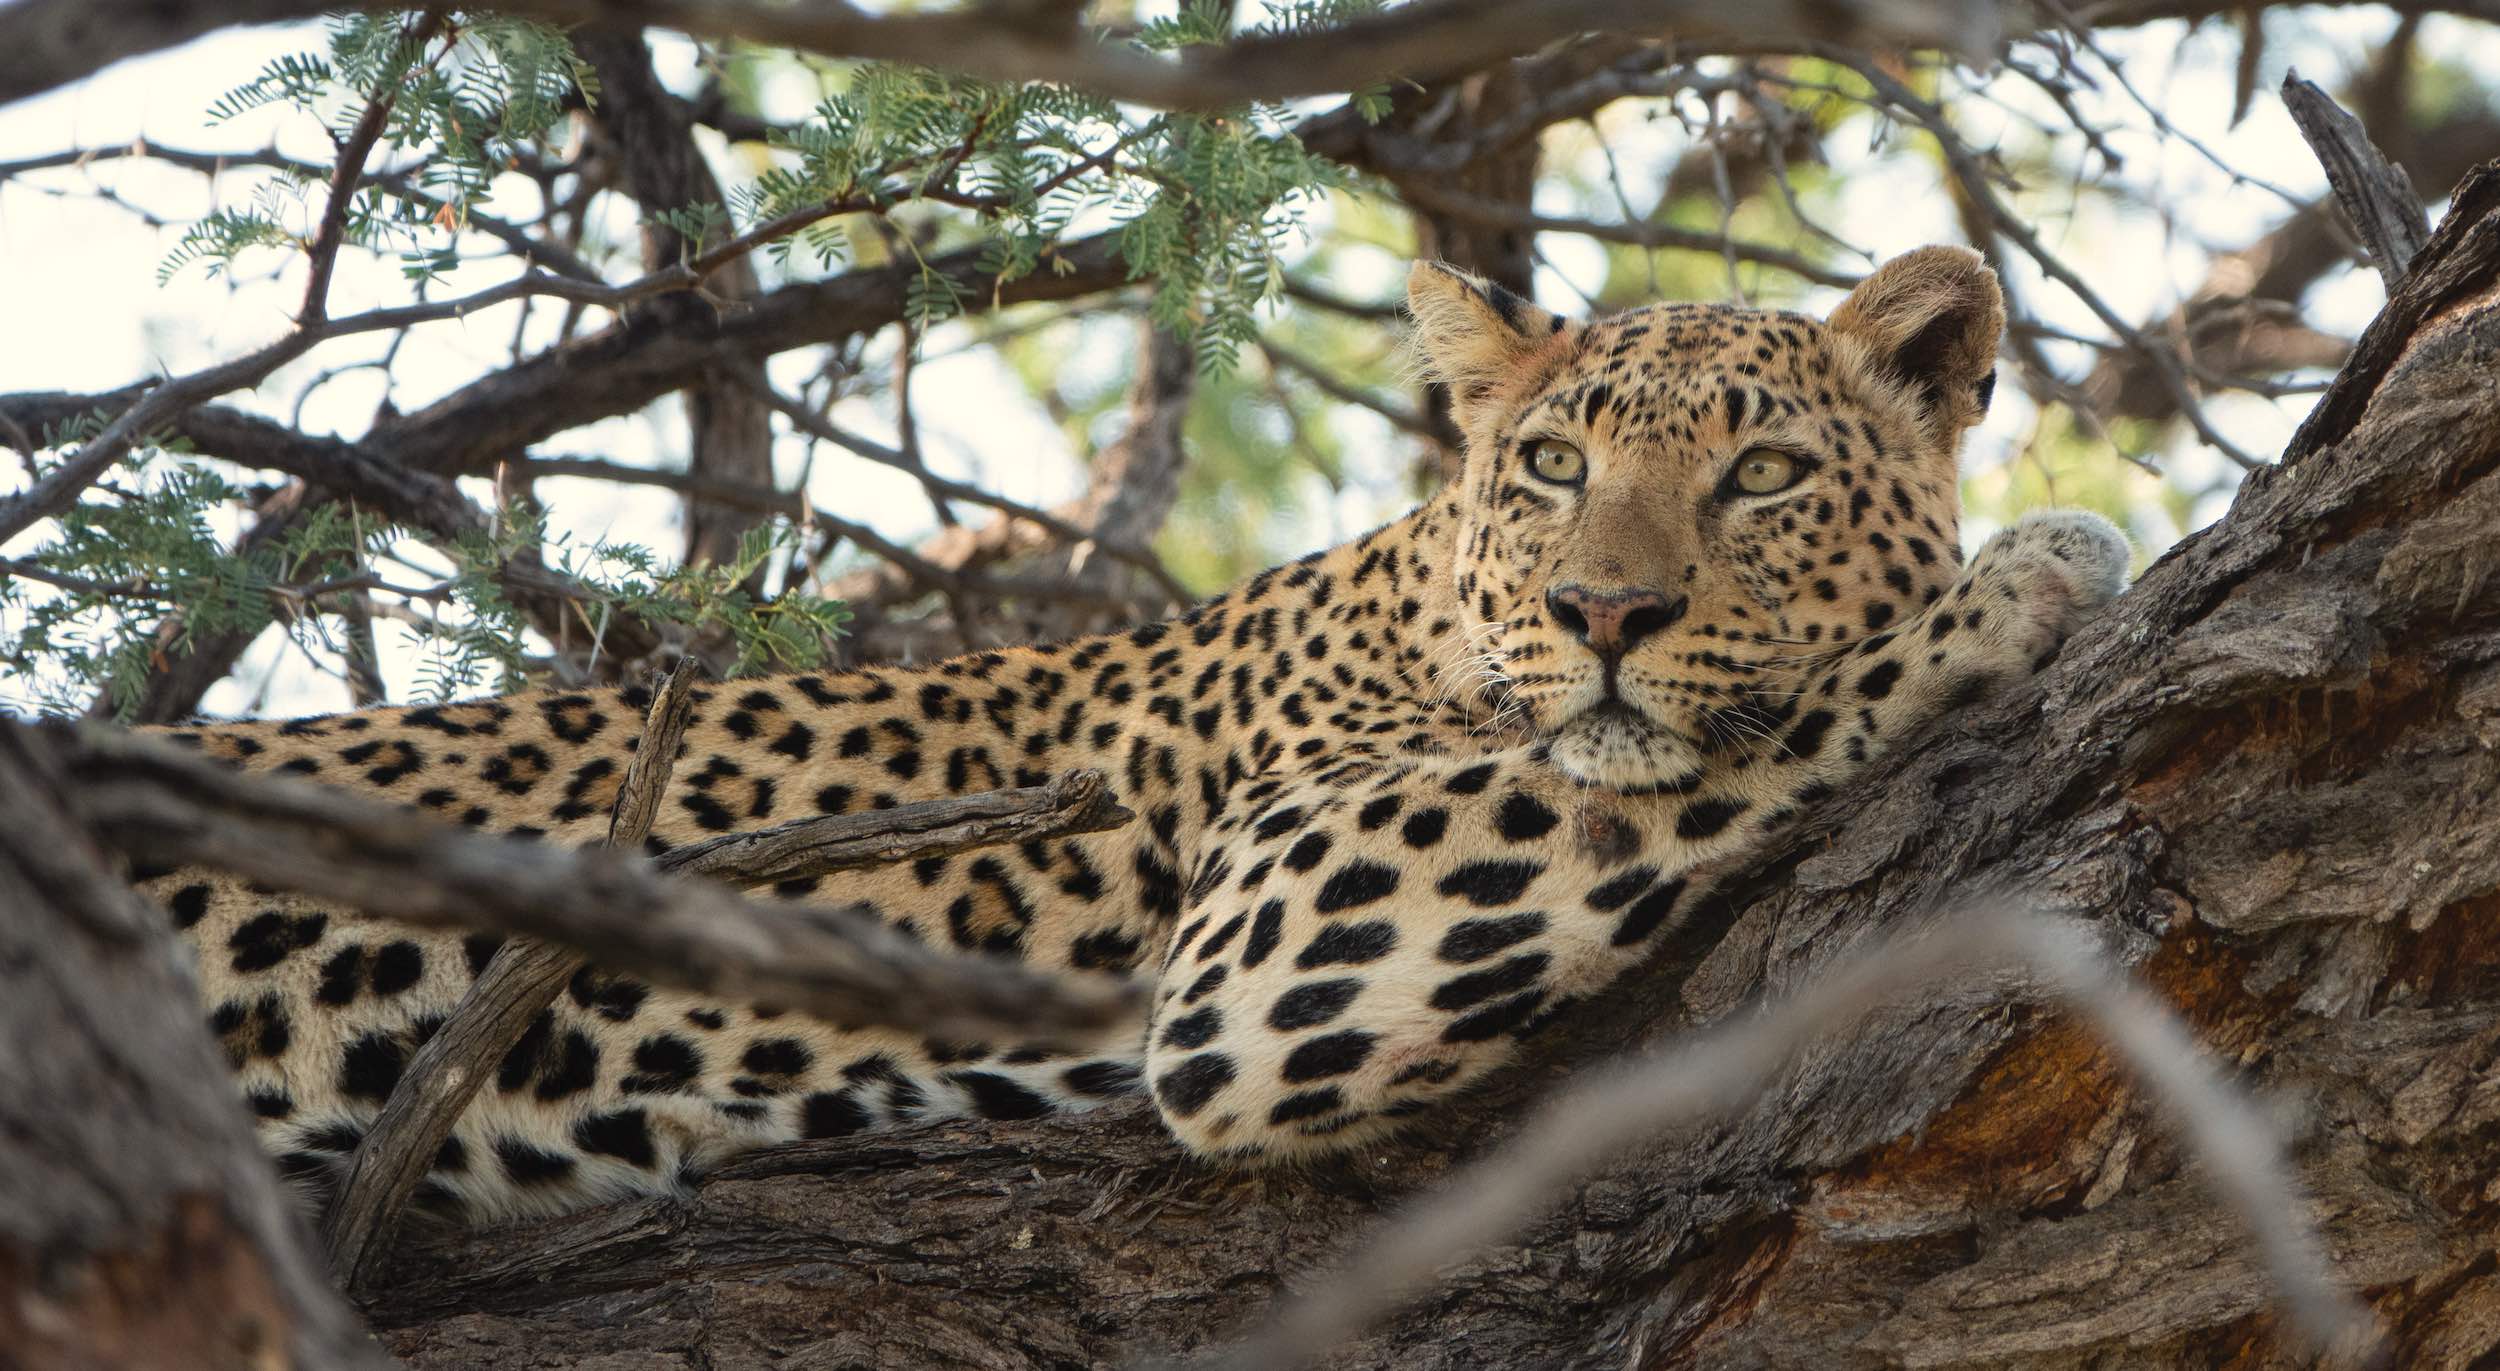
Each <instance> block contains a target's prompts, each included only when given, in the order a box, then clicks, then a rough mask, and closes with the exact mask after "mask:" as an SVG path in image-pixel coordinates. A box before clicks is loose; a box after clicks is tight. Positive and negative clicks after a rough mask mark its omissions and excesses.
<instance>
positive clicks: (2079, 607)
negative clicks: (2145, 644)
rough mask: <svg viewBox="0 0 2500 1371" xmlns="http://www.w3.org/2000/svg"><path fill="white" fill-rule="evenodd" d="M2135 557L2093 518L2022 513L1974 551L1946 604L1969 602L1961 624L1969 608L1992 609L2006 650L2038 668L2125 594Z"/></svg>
mask: <svg viewBox="0 0 2500 1371" xmlns="http://www.w3.org/2000/svg"><path fill="white" fill-rule="evenodd" d="M2133 557H2134V549H2132V548H2131V547H2129V546H2128V544H2127V535H2125V534H2123V533H2121V532H2119V531H2118V526H2117V525H2115V524H2113V523H2111V522H2110V521H2109V520H2107V519H2104V518H2102V517H2101V516H2100V515H2098V514H2093V513H2090V512H2088V511H2085V510H2080V509H2053V510H2043V511H2040V512H2038V513H2033V514H2026V515H2024V516H2023V517H2022V518H2020V519H2018V520H2016V521H2015V522H2014V525H2013V526H2012V527H2011V528H2008V529H2006V530H2004V531H2003V532H2001V533H1999V534H1997V535H1996V536H1995V537H1993V538H1990V539H1989V540H1988V541H1987V543H1986V544H1985V545H1984V546H1982V547H1981V548H1980V549H1979V555H1978V556H1976V557H1973V558H1972V559H1971V563H1970V566H1969V568H1968V569H1967V570H1965V571H1964V572H1963V573H1962V581H1961V584H1960V585H1957V586H1956V587H1954V590H1953V593H1952V595H1951V596H1949V597H1948V600H1947V603H1948V605H1951V604H1952V603H1953V602H1955V601H1966V602H1968V604H1967V608H1965V609H1963V610H1962V617H1963V618H1964V619H1965V620H1967V619H1969V618H1970V617H1971V616H1970V614H1969V610H1970V609H1981V610H1983V611H1986V610H1991V609H1993V610H1995V612H1996V613H1998V614H1999V615H2000V616H2002V619H2003V621H2002V622H2000V624H1998V625H1997V626H1996V627H1997V628H1998V632H1999V633H2000V634H2004V635H2006V636H2005V637H2004V638H2002V639H2001V641H2002V643H2003V646H2004V648H2005V649H2007V650H2008V651H2009V652H2010V653H2011V654H2012V655H2015V656H2017V657H2019V658H2020V659H2021V660H2023V661H2024V662H2025V663H2026V664H2027V666H2028V667H2029V668H2030V669H2033V670H2036V669H2038V668H2039V666H2041V665H2042V664H2043V663H2045V662H2046V661H2047V660H2048V658H2049V657H2050V656H2051V655H2053V654H2054V653H2055V652H2056V651H2057V649H2058V647H2059V646H2060V645H2062V644H2063V643H2064V642H2065V641H2066V639H2067V637H2068V635H2070V634H2072V633H2073V632H2074V631H2075V630H2076V629H2078V628H2080V627H2082V626H2083V623H2084V621H2085V620H2087V619H2090V618H2091V617H2092V616H2093V615H2094V614H2095V613H2097V612H2099V610H2100V608H2101V607H2102V606H2103V605H2106V604H2108V603H2109V602H2110V601H2111V600H2113V599H2116V598H2117V596H2118V592H2119V591H2120V590H2123V589H2125V587H2126V584H2127V564H2128V563H2129V561H2131V560H2132V559H2133ZM2000 606H2001V608H1999V607H2000ZM1982 623H1983V624H1984V623H1985V620H1982ZM1989 636H1992V637H1993V636H1997V635H1994V634H1992V635H1989Z"/></svg>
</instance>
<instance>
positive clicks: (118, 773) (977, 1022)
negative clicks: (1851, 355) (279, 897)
mask: <svg viewBox="0 0 2500 1371" xmlns="http://www.w3.org/2000/svg"><path fill="white" fill-rule="evenodd" d="M0 731H5V732H11V733H24V732H26V731H27V726H26V725H22V724H14V723H11V724H5V725H0ZM20 745H21V746H25V747H27V748H28V749H29V750H32V749H35V748H37V747H42V748H48V749H50V750H51V751H52V753H53V755H55V756H57V757H58V758H59V759H60V761H59V765H61V766H62V767H63V768H64V770H65V771H67V772H68V773H69V774H70V775H73V776H75V777H77V778H78V780H79V783H80V786H81V787H82V789H81V798H80V800H79V802H78V805H77V812H78V813H79V815H80V816H81V817H82V818H83V819H85V820H86V821H87V822H88V823H89V824H90V825H91V826H93V827H94V828H95V830H96V831H97V832H98V833H100V834H102V835H105V836H106V837H107V839H108V840H109V841H112V842H115V843H117V844H119V845H121V846H122V847H123V848H124V849H125V850H126V851H129V852H130V853H131V854H132V855H133V856H134V858H136V859H138V860H142V861H146V862H151V863H155V864H159V865H165V864H172V865H202V866H209V867H214V868H217V869H221V870H226V871H231V872H234V873H235V874H237V875H240V876H244V877H247V878H249V879H252V880H259V881H265V882H267V883H269V884H273V885H278V886H281V887H284V888H287V889H293V890H299V891H303V892H305V893H307V894H312V895H316V896H318V897H321V898H324V899H333V900H337V901H339V902H341V903H343V904H346V905H349V906H351V907H353V908H356V909H359V910H363V911H364V912H366V913H369V914H373V915H377V916H380V917H384V918H398V919H405V920H407V921H409V922H412V923H418V924H428V925H436V926H442V925H450V926H458V927H467V928H478V929H485V930H489V931H493V932H498V933H503V934H507V935H519V936H523V937H531V938H539V939H543V940H545V941H548V942H553V943H560V944H563V945H565V946H568V947H571V948H574V949H577V950H579V951H581V952H583V953H584V954H586V955H587V956H588V957H589V958H590V959H592V960H594V961H596V962H598V963H599V964H600V965H601V966H604V967H609V968H612V969H614V970H617V971H621V972H625V973H627V974H631V975H636V976H641V977H645V978H647V979H649V980H651V981H653V982H655V983H658V984H662V985H674V986H678V987H680V988H683V989H688V990H694V991H698V992H701V993H704V994H709V995H717V996H721V997H724V998H728V999H736V1000H751V1001H761V1002H765V1003H771V1004H778V1005H781V1006H784V1007H786V1008H789V1009H792V1010H796V1011H801V1012H805V1013H811V1014H815V1015H818V1016H820V1017H824V1018H831V1019H837V1020H841V1021H844V1022H850V1023H886V1024H898V1025H907V1026H909V1027H911V1028H913V1029H914V1030H916V1031H922V1032H930V1033H939V1034H946V1033H958V1034H965V1035H970V1036H977V1035H979V1034H982V1033H998V1032H1004V1031H1008V1030H1009V1029H1010V1028H1012V1029H1013V1030H1014V1031H1016V1032H1018V1033H1030V1032H1032V1031H1034V1030H1036V1029H1039V1030H1041V1031H1044V1032H1056V1033H1066V1034H1079V1035H1081V1034H1086V1033H1091V1032H1094V1031H1098V1030H1102V1029H1106V1028H1111V1027H1115V1026H1118V1025H1122V1024H1125V1023H1127V1022H1129V1021H1130V1020H1131V1018H1132V1016H1133V1015H1134V1013H1135V1011H1136V1009H1137V1007H1138V1000H1139V996H1138V992H1137V991H1136V989H1135V988H1134V987H1131V986H1128V985H1125V984H1118V983H1113V982H1110V981H1107V980H1104V979H1101V978H1091V979H1085V980H1063V979H1060V978H1057V977H1052V976H1047V975H1043V974H1039V973H1036V972H1034V971H1032V970H1029V969H1027V968H1025V967H1023V966H1021V965H1018V964H1015V963H1009V962H1003V961H998V960H995V959H990V958H974V957H963V956H956V955H953V954H950V953H945V952H940V951H936V950H933V949H930V948H927V947H924V946H922V945H921V944H919V943H916V942H913V941H912V940H911V939H909V938H906V937H904V936H903V935H901V934H899V933H896V932H895V931H894V930H892V929H890V928H887V927H886V926H885V925H883V924H881V923H879V922H878V921H877V920H876V919H874V918H873V917H872V916H870V915H867V914H864V913H862V912H860V911H858V910H855V909H853V910H818V909H800V908H794V907H789V906H763V905H757V904H754V903H751V902H749V901H747V900H745V899H742V898H740V897H738V896H736V895H734V894H732V893H730V892H729V891H727V890H724V889H722V888H721V887H720V886H718V885H716V884H712V883H710V882H701V881H697V882H686V881H676V880H672V879H669V878H668V877H665V876H663V875H660V874H657V873H655V872H654V871H652V870H651V869H650V868H649V867H648V866H646V865H645V864H644V863H643V862H642V861H641V860H640V859H639V858H638V857H636V856H634V855H631V854H625V853H615V852H608V851H604V850H602V849H597V848H574V849H566V848H557V847H551V846H548V845H545V844H540V843H532V842H526V841H521V840H516V839H509V838H499V837H490V836H486V835H482V834H476V833H470V832H467V831H465V830H462V829H459V828H456V827H451V826H446V825H435V824H411V823H409V822H408V818H407V815H406V813H405V812H404V811H402V810H400V809H397V808H395V807H392V806H389V805H383V804H377V803H373V802H371V801H366V800H360V799H358V798H356V797H354V796H350V795H343V794H341V793H340V792H338V791H335V790H331V789H328V788H325V787H322V786H317V785H312V784H308V783H300V782H289V781H282V780H272V779H268V778H261V777H246V776H239V775H236V774H234V773H232V772H229V771H226V770H224V769H222V768H219V767H217V766H215V765H212V764H210V763H208V762H206V761H203V760H200V759H197V758H192V757H186V756H183V755H181V754H179V753H176V752H174V751H172V750H171V749H168V748H166V747H165V746H164V745H163V744H161V743H156V742H153V741H150V740H147V739H144V738H136V737H130V736H124V735H120V734H116V733H112V732H107V731H99V730H93V729H84V730H65V729H58V728H47V729H45V730H42V731H41V733H40V741H39V742H29V743H24V744H20ZM1037 789H1038V790H1040V791H1041V792H1042V793H1040V794H1032V793H1030V792H1028V793H1027V794H1026V795H1025V796H1023V797H1020V801H1021V803H1023V804H1026V805H1030V806H1033V807H1036V808H1043V807H1048V806H1051V805H1064V806H1067V808H1066V809H1062V810H1055V811H1053V812H1054V813H1057V814H1060V815H1062V816H1063V817H1064V820H1065V822H1067V823H1069V824H1071V825H1074V824H1078V823H1084V824H1099V825H1100V826H1102V827H1113V826H1116V825H1117V824H1118V823H1120V822H1124V821H1125V819H1126V818H1127V817H1129V816H1128V815H1127V813H1126V811H1119V810H1114V811H1111V812H1106V811H1105V810H1104V809H1103V808H1102V807H1101V805H1100V804H1099V797H1098V796H1097V795H1095V794H1094V793H1093V792H1091V791H1089V790H1087V789H1086V788H1084V787H1082V786H1069V787H1064V788H1061V789H1056V790H1054V789H1051V788H1049V787H1040V788H1037ZM935 803H938V804H941V805H944V806H947V807H948V812H949V817H948V819H946V820H944V821H941V822H940V825H939V826H941V827H943V826H945V824H946V823H951V822H960V821H962V820H964V819H969V818H982V817H985V814H984V812H983V811H982V809H981V808H980V806H982V805H995V804H997V803H999V802H998V801H995V800H988V799H980V800H975V801H964V800H948V801H941V802H935ZM834 817H839V816H834ZM986 817H995V815H994V814H991V815H986ZM918 821H919V822H922V823H927V822H930V820H929V818H928V817H927V816H918ZM803 823H805V824H808V825H814V824H815V823H816V821H814V820H808V821H803ZM794 827H795V826H794ZM1047 831H1048V830H1047V829H1043V828H1038V827H1037V828H1036V829H1035V830H1034V831H1032V832H1030V833H1028V834H1027V835H1026V836H1043V835H1044V833H1046V832H1047ZM1062 831H1070V832H1073V831H1077V830H1076V829H1075V828H1074V827H1071V828H1069V829H1066V830H1062ZM841 836H843V837H855V836H856V835H855V834H852V833H849V832H848V831H847V830H845V831H843V832H842V833H841ZM984 841H986V840H984ZM816 845H817V844H815V843H814V842H813V841H811V840H809V839H807V838H804V837H790V836H788V835H781V836H779V837H777V838H776V839H774V840H773V841H771V842H768V843H765V844H764V845H763V850H765V851H768V852H773V853H776V854H786V853H787V852H788V851H790V850H792V849H797V850H801V851H805V850H809V849H812V848H813V847H815V846H816ZM825 846H827V847H828V848H830V849H832V850H834V851H836V852H840V851H842V850H843V849H842V848H841V847H840V845H838V844H826V845H825ZM779 869H781V870H795V869H799V868H798V866H797V865H796V864H792V865H786V866H784V867H781V868H779ZM715 874H718V873H717V872H716V873H715Z"/></svg>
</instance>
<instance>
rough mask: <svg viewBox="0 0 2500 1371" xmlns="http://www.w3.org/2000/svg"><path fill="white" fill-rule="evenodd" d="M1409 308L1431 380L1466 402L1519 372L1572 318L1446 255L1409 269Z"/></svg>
mask: <svg viewBox="0 0 2500 1371" xmlns="http://www.w3.org/2000/svg"><path fill="white" fill-rule="evenodd" d="M1406 312H1407V313H1408V314H1410V315H1412V316H1414V319H1415V334H1414V344H1413V345H1414V349H1415V355H1416V359H1417V362H1418V364H1419V365H1420V367H1421V369H1422V371H1423V374H1424V377H1425V379H1427V380H1433V381H1439V382H1441V383H1442V384H1443V385H1446V386H1448V387H1449V388H1450V391H1451V395H1452V398H1453V399H1455V400H1456V401H1458V402H1459V403H1460V404H1461V405H1462V406H1463V405H1464V404H1465V403H1466V401H1468V400H1469V399H1472V398H1474V397H1476V396H1479V395H1481V394H1483V393H1484V392H1485V391H1487V390H1490V389H1491V388H1493V387H1494V386H1496V385H1499V384H1500V383H1501V382H1502V381H1504V380H1506V379H1508V378H1509V377H1511V376H1512V375H1514V374H1516V372H1517V370H1518V368H1519V366H1520V364H1521V363H1522V362H1523V361H1525V360H1526V359H1527V358H1528V357H1529V356H1530V355H1532V354H1533V353H1535V352H1537V351H1538V350H1539V349H1541V348H1542V347H1543V346H1544V345H1545V343H1546V341H1547V340H1548V339H1551V338H1552V337H1553V336H1554V335H1555V334H1558V333H1560V332H1562V331H1563V330H1564V328H1565V327H1566V326H1567V325H1566V323H1565V321H1564V319H1563V317H1562V316H1561V315H1559V314H1556V313H1554V312H1553V311H1551V310H1548V309H1543V308H1540V307H1539V306H1538V305H1537V304H1536V303H1535V302H1533V301H1530V300H1526V299H1522V298H1521V297H1520V296H1519V295H1517V294H1516V293H1514V292H1512V291H1508V290H1505V289H1503V288H1502V287H1500V286H1498V285H1495V284H1494V283H1493V282H1491V281H1487V280H1484V279H1483V278H1481V277H1477V276H1471V275H1469V274H1467V273H1466V272H1463V271H1460V270H1459V269H1458V268H1456V267H1453V266H1450V265H1448V264H1446V263H1442V262H1417V263H1416V264H1415V269H1414V270H1413V271H1411V272H1409V273H1407V277H1406Z"/></svg>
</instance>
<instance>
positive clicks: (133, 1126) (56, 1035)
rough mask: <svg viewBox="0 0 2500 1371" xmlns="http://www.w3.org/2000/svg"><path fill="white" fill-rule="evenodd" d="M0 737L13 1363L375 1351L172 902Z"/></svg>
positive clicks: (205, 1362) (0, 1033)
mask: <svg viewBox="0 0 2500 1371" xmlns="http://www.w3.org/2000/svg"><path fill="white" fill-rule="evenodd" d="M24 736H25V735H24V734H22V733H18V732H9V733H5V734H0V813H5V814H7V815H8V816H9V821H8V824H7V825H6V827H5V831H0V1044H5V1046H4V1047H0V1367H5V1368H9V1369H10V1371H16V1369H17V1368H27V1371H36V1369H37V1368H40V1369H41V1371H284V1369H285V1368H305V1369H306V1371H314V1369H315V1368H318V1369H319V1371H346V1368H352V1367H364V1366H380V1365H382V1364H383V1358H382V1357H381V1356H380V1355H379V1354H378V1353H377V1352H375V1351H374V1349H373V1347H372V1345H371V1343H370V1342H368V1341H367V1340H366V1338H365V1336H364V1334H363V1332H362V1331H361V1330H360V1329H358V1328H357V1326H356V1318H355V1315H354V1313H353V1312H352V1311H350V1310H349V1309H348V1308H347V1306H346V1305H345V1303H344V1302H342V1301H341V1300H340V1299H339V1298H338V1296H337V1295H336V1294H335V1293H333V1292H332V1290H331V1289H330V1286H329V1284H328V1281H327V1278H326V1276H325V1274H324V1273H323V1271H322V1269H321V1264H320V1262H319V1260H318V1259H316V1258H314V1257H313V1256H312V1255H311V1254H310V1250H309V1247H308V1245H307V1243H306V1242H305V1233H304V1231H303V1228H302V1226H301V1224H300V1222H299V1221H298V1219H297V1218H296V1216H295V1215H294V1214H293V1213H291V1212H290V1206H289V1204H288V1201H287V1199H286V1197H285V1196H283V1195H282V1194H281V1193H280V1191H279V1187H278V1178H277V1174H276V1173H275V1172H274V1171H272V1170H271V1169H270V1166H269V1163H268V1160H267V1159H266V1158H265V1157H263V1156H262V1155H261V1152H260V1149H259V1147H258V1146H257V1145H256V1144H255V1143H254V1142H253V1140H252V1130H251V1127H250V1126H249V1124H247V1123H246V1122H245V1120H244V1117H243V1114H242V1111H241V1110H239V1109H238V1108H236V1105H235V1097H234V1091H233V1089H232V1088H231V1087H229V1086H228V1085H227V1084H226V1082H225V1080H224V1079H223V1078H224V1076H225V1072H226V1066H225V1063H224V1062H223V1061H220V1060H219V1059H218V1057H217V1054H216V1051H215V1049H214V1048H212V1047H211V1046H210V1044H209V1040H208V1037H207V1035H206V1034H204V1033H202V1032H201V1031H200V1011H199V1007H198V1002H197V1000H196V999H195V998H194V997H193V994H192V991H191V988H190V985H189V984H188V978H187V977H185V976H184V974H183V972H182V968H181V964H180V963H179V962H178V961H177V960H176V958H177V955H178V954H177V953H176V951H175V949H174V945H173V936H172V933H171V931H170V930H169V929H168V928H167V927H166V926H165V916H164V914H163V912H162V911H160V910H158V909H156V908H155V907H153V906H151V905H150V904H148V902H146V901H145V900H142V899H141V898H139V896H138V895H137V893H135V892H134V891H132V890H131V889H130V887H129V885H128V884H127V882H126V879H125V877H124V874H123V873H122V872H121V871H120V870H119V869H118V868H117V867H116V866H115V865H114V864H113V863H112V862H111V861H110V860H109V859H108V855H107V853H106V851H105V849H103V848H102V847H101V846H99V845H98V844H97V843H96V842H95V841H94V839H92V838H91V837H89V836H88V835H87V834H84V833H81V832H79V831H78V830H77V828H76V826H75V825H74V824H72V823H71V822H70V821H69V820H67V819H66V818H64V817H63V814H64V812H65V809H66V806H65V804H64V800H63V789H62V780H61V778H60V777H58V776H56V775H51V774H48V773H47V771H46V770H45V768H44V765H43V762H42V760H41V759H40V758H39V757H36V756H32V755H30V754H28V753H27V752H25V751H23V750H22V749H20V748H19V747H17V746H16V745H15V743H16V742H17V741H18V740H20V739H22V738H23V737H24Z"/></svg>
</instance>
